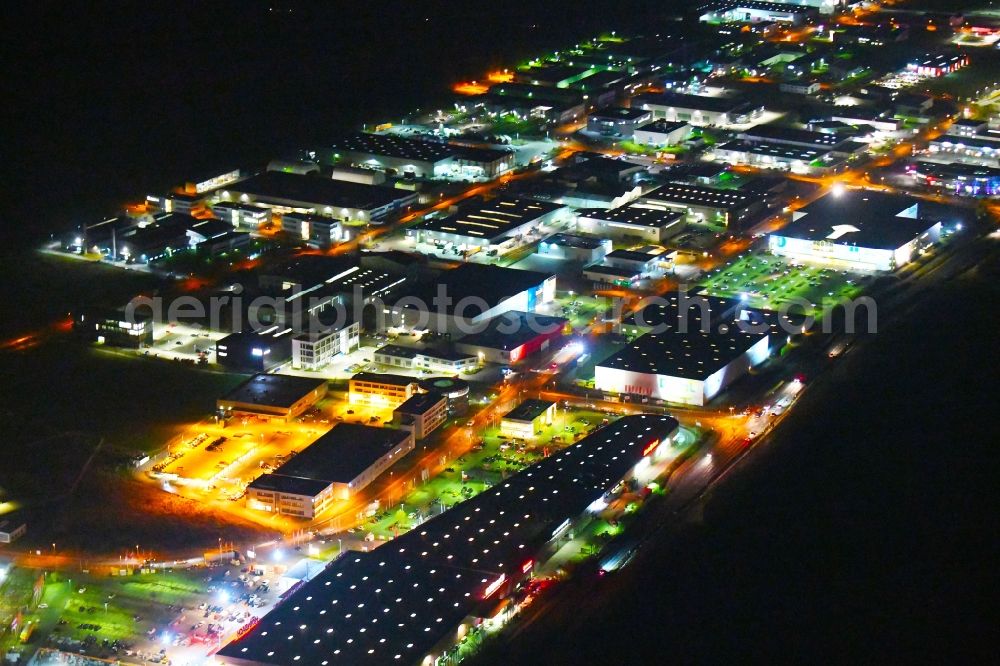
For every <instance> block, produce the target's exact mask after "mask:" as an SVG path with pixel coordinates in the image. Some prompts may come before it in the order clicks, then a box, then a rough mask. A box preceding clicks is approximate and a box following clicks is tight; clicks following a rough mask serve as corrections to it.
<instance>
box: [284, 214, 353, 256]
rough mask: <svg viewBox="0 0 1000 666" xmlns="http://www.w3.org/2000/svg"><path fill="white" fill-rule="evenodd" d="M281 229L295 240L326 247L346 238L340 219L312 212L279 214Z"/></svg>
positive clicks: (321, 247) (322, 247)
mask: <svg viewBox="0 0 1000 666" xmlns="http://www.w3.org/2000/svg"><path fill="white" fill-rule="evenodd" d="M281 230H282V231H284V232H285V233H286V234H288V235H289V236H291V237H292V238H294V239H295V240H303V241H306V242H307V243H308V244H309V245H312V246H314V247H318V248H320V249H326V248H329V247H332V246H333V245H336V244H338V243H340V242H342V241H345V240H348V235H347V230H346V228H345V227H344V226H343V225H342V224H341V222H340V220H337V219H335V218H332V217H328V216H325V215H314V214H312V213H285V214H284V215H282V216H281Z"/></svg>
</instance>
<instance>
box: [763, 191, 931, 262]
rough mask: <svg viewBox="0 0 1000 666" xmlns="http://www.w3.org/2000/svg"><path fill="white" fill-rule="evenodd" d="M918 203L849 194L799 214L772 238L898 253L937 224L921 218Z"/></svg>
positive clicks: (899, 197) (828, 198)
mask: <svg viewBox="0 0 1000 666" xmlns="http://www.w3.org/2000/svg"><path fill="white" fill-rule="evenodd" d="M919 210H920V209H919V200H918V199H914V198H912V197H907V196H904V195H901V194H889V193H885V192H876V191H871V190H846V191H844V192H842V193H841V194H840V195H836V194H827V195H826V196H824V197H822V198H821V199H817V200H816V201H814V202H813V203H811V204H809V205H808V206H806V207H804V208H802V209H800V210H798V211H797V212H796V215H797V216H798V217H796V218H795V219H794V220H793V221H792V222H789V223H788V224H787V225H785V226H784V227H782V228H781V229H780V230H778V231H776V232H774V233H773V234H772V235H774V236H778V237H782V236H784V237H785V238H798V239H803V240H810V241H827V242H832V243H837V244H840V245H857V246H859V247H868V248H876V249H886V250H895V249H897V248H900V247H902V246H903V245H905V244H906V243H909V242H910V241H911V240H913V239H914V238H916V237H917V236H919V235H921V234H922V233H924V232H926V231H927V230H928V229H930V228H931V227H933V226H934V225H935V224H937V223H936V222H935V221H934V220H926V219H921V218H920V217H919Z"/></svg>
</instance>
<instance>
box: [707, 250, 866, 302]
mask: <svg viewBox="0 0 1000 666" xmlns="http://www.w3.org/2000/svg"><path fill="white" fill-rule="evenodd" d="M862 281H863V278H862V277H861V276H859V275H857V274H852V273H850V272H848V273H847V274H846V275H845V274H844V271H840V270H835V269H832V268H822V267H818V266H808V265H805V266H793V265H792V263H791V262H789V261H788V260H786V259H784V258H781V257H774V256H770V255H766V254H751V255H747V256H743V257H740V258H738V259H736V260H735V261H734V262H732V263H731V264H729V265H728V266H725V267H723V268H720V269H716V270H714V271H710V272H709V273H708V274H707V276H706V277H705V278H704V279H703V280H702V282H701V284H702V286H704V287H705V290H706V291H707V293H708V294H710V295H712V296H721V297H724V298H741V297H742V296H743V295H746V297H747V303H748V304H749V305H750V306H752V307H759V308H765V309H770V310H775V309H777V308H779V307H780V306H782V305H783V304H787V303H792V302H795V299H803V300H804V301H806V302H808V303H809V311H808V312H807V313H806V314H810V315H817V314H820V313H822V312H823V311H824V310H826V309H827V308H829V307H831V306H832V305H834V304H836V303H839V302H841V301H842V300H844V299H849V298H854V297H855V296H857V295H858V294H860V293H861V291H862V288H861V283H862ZM793 311H794V309H793Z"/></svg>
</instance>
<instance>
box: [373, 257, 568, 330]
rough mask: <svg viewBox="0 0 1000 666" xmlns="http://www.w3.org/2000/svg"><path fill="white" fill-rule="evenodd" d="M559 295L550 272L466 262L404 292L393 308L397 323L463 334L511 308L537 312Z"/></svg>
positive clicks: (390, 308) (391, 309) (394, 322)
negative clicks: (429, 281) (431, 281)
mask: <svg viewBox="0 0 1000 666" xmlns="http://www.w3.org/2000/svg"><path fill="white" fill-rule="evenodd" d="M555 294H556V276H555V275H553V274H551V273H542V272H539V271H527V270H519V269H516V268H503V267H500V266H494V265H491V264H473V263H465V264H461V265H460V266H458V267H457V268H453V269H451V270H447V271H445V272H443V273H441V275H440V276H439V277H438V279H437V281H436V282H435V283H434V284H427V285H423V286H421V287H420V288H417V289H414V290H412V291H410V292H409V293H407V294H405V295H403V296H401V297H400V298H399V299H398V300H397V301H396V302H395V303H393V304H392V305H391V306H390V307H389V308H388V309H389V314H390V316H391V318H392V321H391V325H392V326H393V327H398V328H406V329H421V330H424V329H429V330H431V331H434V332H435V333H447V334H449V335H458V334H461V333H468V332H470V330H471V329H474V328H475V327H476V326H479V325H481V324H483V323H484V322H487V321H489V320H491V319H493V318H494V317H497V316H498V315H501V314H503V313H505V312H509V311H511V310H516V311H522V312H535V311H536V310H537V309H538V308H539V307H540V306H542V305H544V304H546V303H550V302H552V300H553V299H555ZM442 299H443V300H442Z"/></svg>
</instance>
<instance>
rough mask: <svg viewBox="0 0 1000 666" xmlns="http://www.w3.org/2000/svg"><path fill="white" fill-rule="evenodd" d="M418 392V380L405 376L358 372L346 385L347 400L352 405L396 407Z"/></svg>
mask: <svg viewBox="0 0 1000 666" xmlns="http://www.w3.org/2000/svg"><path fill="white" fill-rule="evenodd" d="M418 392H419V380H417V379H416V378H415V377H407V376H405V375H394V374H389V373H379V372H359V373H357V374H356V375H354V376H353V377H351V379H350V382H349V383H348V392H347V399H348V402H350V403H351V404H352V405H369V406H372V407H393V408H395V407H398V406H400V405H402V404H403V403H404V402H406V401H407V400H409V399H410V398H412V397H413V396H414V395H416V394H417V393H418Z"/></svg>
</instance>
